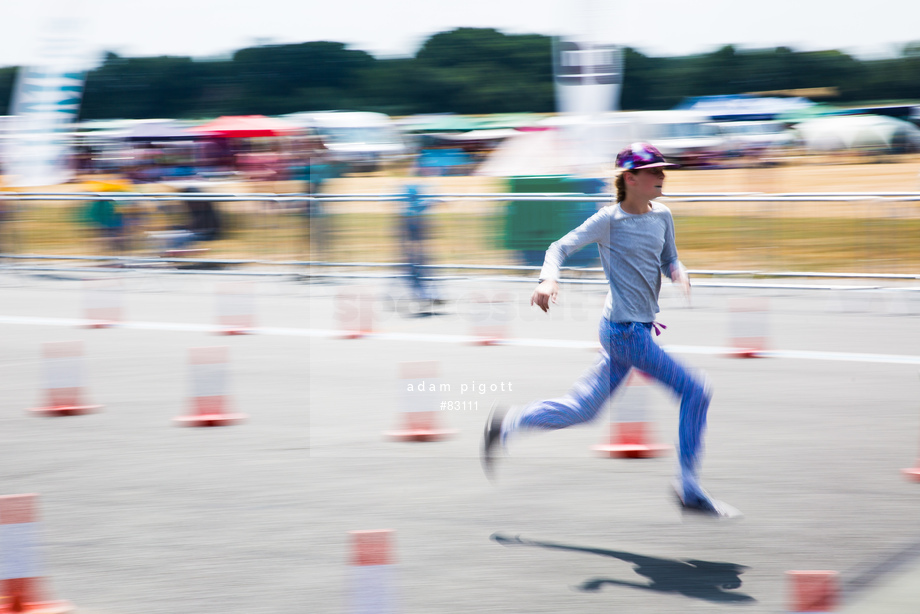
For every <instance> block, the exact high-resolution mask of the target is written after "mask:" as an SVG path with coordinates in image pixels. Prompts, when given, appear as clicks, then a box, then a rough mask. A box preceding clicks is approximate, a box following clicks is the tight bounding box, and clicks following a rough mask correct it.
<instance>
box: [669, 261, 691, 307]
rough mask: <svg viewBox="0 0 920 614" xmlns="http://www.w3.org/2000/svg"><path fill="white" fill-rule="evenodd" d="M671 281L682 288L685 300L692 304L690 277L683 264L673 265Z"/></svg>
mask: <svg viewBox="0 0 920 614" xmlns="http://www.w3.org/2000/svg"><path fill="white" fill-rule="evenodd" d="M671 281H673V282H674V283H675V284H677V286H678V287H679V288H680V291H681V292H682V293H683V295H684V298H685V299H687V302H688V303H689V302H690V276H689V275H688V274H687V269H686V267H684V265H683V264H681V263H680V262H677V263H675V264H672V265H671Z"/></svg>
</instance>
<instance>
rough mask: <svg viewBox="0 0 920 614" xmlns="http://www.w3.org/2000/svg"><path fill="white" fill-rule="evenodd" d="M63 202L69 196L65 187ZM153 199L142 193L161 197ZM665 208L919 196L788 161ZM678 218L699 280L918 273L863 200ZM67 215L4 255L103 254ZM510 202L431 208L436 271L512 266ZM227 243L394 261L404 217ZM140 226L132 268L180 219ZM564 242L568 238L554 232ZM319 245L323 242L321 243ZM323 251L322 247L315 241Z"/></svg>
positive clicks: (376, 190)
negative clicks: (837, 196) (819, 197)
mask: <svg viewBox="0 0 920 614" xmlns="http://www.w3.org/2000/svg"><path fill="white" fill-rule="evenodd" d="M406 181H407V179H406V178H405V177H401V176H397V175H393V174H386V173H376V174H370V175H361V176H348V177H343V178H339V179H335V180H331V181H329V182H328V183H327V185H326V189H325V190H324V193H326V194H338V195H344V194H349V195H378V194H396V193H398V192H399V191H400V190H401V186H402V185H403V184H404V183H405V182H406ZM421 181H422V182H423V183H424V184H425V189H426V190H427V191H428V192H429V193H436V194H469V195H472V194H483V193H501V192H506V191H507V181H506V180H504V179H501V178H489V177H476V176H473V177H431V178H424V179H422V180H421ZM299 188H300V186H298V185H297V184H296V183H295V182H276V183H263V184H223V185H220V186H215V187H214V191H219V192H222V193H227V192H237V193H240V192H242V193H254V192H263V193H264V192H274V193H279V192H288V193H290V192H297V191H299ZM59 189H60V190H61V191H74V186H72V185H71V186H62V187H61V188H59ZM167 189H168V188H166V187H162V186H147V187H146V188H145V191H166V190H167ZM665 191H666V193H667V194H672V195H680V194H687V193H697V194H699V193H730V192H734V193H764V194H778V193H801V192H806V193H808V192H866V193H882V192H920V156H900V157H898V158H896V159H894V158H892V159H875V160H870V161H866V160H859V159H857V158H854V157H848V158H844V157H835V158H814V157H812V158H807V159H805V158H801V159H786V160H783V161H782V162H781V163H780V164H777V165H774V166H769V167H756V168H755V167H747V168H722V169H678V170H673V171H669V173H668V179H667V182H666V184H665ZM667 204H668V206H669V207H670V208H671V209H672V211H673V212H674V214H675V220H676V223H677V229H678V246H679V248H680V250H681V257H682V259H683V260H684V261H685V262H686V263H687V265H688V266H689V267H691V268H694V269H726V268H727V269H761V270H780V269H781V270H792V269H796V270H820V271H860V272H872V273H876V272H917V271H918V270H920V203H910V202H903V201H901V202H898V201H891V200H879V199H866V200H858V201H856V202H842V201H835V202H786V203H766V202H755V203H744V202H719V203H689V202H682V201H681V200H680V199H679V198H675V199H670V200H668V201H667ZM78 207H79V205H77V204H75V203H73V202H70V203H66V202H40V203H39V202H28V203H26V202H21V203H19V205H18V206H17V212H16V215H14V216H13V217H12V219H11V220H9V221H7V222H6V223H4V224H3V225H0V251H6V252H13V253H38V254H98V253H106V252H107V251H108V253H111V249H109V248H107V246H106V245H105V244H104V243H103V242H101V241H99V240H97V239H94V238H93V236H92V233H91V231H90V230H89V229H88V228H86V226H85V225H83V224H81V223H80V221H79V215H78V211H77V209H78ZM505 207H506V203H505V202H496V201H491V202H490V201H482V200H470V199H452V200H446V201H444V202H440V203H438V204H437V205H436V206H435V207H433V209H432V215H431V217H430V218H428V219H429V220H430V222H431V224H430V226H431V234H430V236H431V241H430V251H431V260H432V261H433V262H436V263H476V264H517V263H519V261H518V259H517V254H516V253H515V252H513V251H510V250H508V249H505V247H504V242H503V233H505V227H504V219H505V213H504V212H505ZM220 208H221V210H222V211H223V212H224V217H225V221H226V226H227V233H226V234H225V236H224V238H223V239H221V240H218V241H214V242H211V243H208V244H207V245H206V247H207V248H208V252H207V256H208V257H213V258H246V259H252V258H256V259H265V260H331V261H350V262H365V261H374V262H394V261H395V262H398V261H401V260H402V259H403V258H402V255H401V246H400V241H399V216H398V206H397V205H395V204H394V203H392V202H390V203H369V202H367V201H364V202H362V201H360V199H356V200H355V201H352V202H336V203H328V204H326V205H325V212H326V213H327V215H326V217H325V218H324V220H323V222H324V227H323V228H322V229H321V228H320V226H319V224H316V225H315V226H314V228H313V232H312V235H313V236H312V238H313V241H312V242H311V240H310V239H311V229H310V227H309V224H308V221H307V219H306V217H305V216H304V215H303V214H302V213H301V212H298V211H296V210H293V209H291V208H286V207H283V206H275V205H272V204H267V203H257V202H247V203H221V204H220ZM138 210H139V211H141V212H143V213H144V215H141V216H139V221H138V223H137V225H136V226H135V227H134V232H133V235H132V240H131V241H130V243H129V244H128V246H127V249H128V253H130V254H132V255H155V254H156V251H157V249H158V246H157V244H156V242H155V241H151V240H150V234H149V233H150V232H151V231H157V230H163V229H167V228H169V227H170V226H171V225H174V224H178V223H180V222H181V217H180V216H179V215H178V213H177V209H176V208H175V207H174V210H173V211H172V213H170V211H169V208H168V207H166V208H164V207H159V208H156V207H154V205H153V204H152V203H148V204H146V205H144V206H141V207H138ZM558 232H559V233H560V234H561V233H562V232H564V229H559V231H558ZM320 235H321V237H320ZM321 238H322V239H323V240H320V239H321Z"/></svg>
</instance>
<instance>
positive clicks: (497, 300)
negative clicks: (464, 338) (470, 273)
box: [469, 292, 514, 345]
mask: <svg viewBox="0 0 920 614" xmlns="http://www.w3.org/2000/svg"><path fill="white" fill-rule="evenodd" d="M513 300H514V297H513V296H512V295H511V294H510V293H508V292H500V293H498V294H495V295H493V296H491V297H489V296H485V295H483V294H480V293H478V292H477V293H474V294H473V295H472V296H471V297H470V305H471V311H470V314H469V315H470V320H471V325H470V336H471V337H472V338H473V344H474V345H499V344H500V343H501V342H502V341H504V340H505V339H508V338H509V337H510V336H511V334H510V330H511V320H512V308H513V304H514V303H513Z"/></svg>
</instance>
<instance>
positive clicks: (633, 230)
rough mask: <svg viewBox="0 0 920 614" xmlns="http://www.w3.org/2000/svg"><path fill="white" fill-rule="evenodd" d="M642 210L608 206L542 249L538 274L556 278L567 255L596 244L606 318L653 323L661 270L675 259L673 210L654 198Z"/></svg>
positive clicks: (668, 272)
mask: <svg viewBox="0 0 920 614" xmlns="http://www.w3.org/2000/svg"><path fill="white" fill-rule="evenodd" d="M651 204H652V210H651V211H649V212H648V213H643V214H639V215H636V214H632V213H627V212H625V211H623V209H622V208H620V204H619V203H617V204H615V205H609V206H606V207H603V208H602V209H600V210H599V211H598V212H597V213H595V214H594V215H592V216H591V217H590V218H588V219H587V220H586V221H585V222H584V223H583V224H582V225H581V226H579V227H578V228H576V229H575V230H573V231H571V232H569V233H568V234H567V235H565V236H564V237H562V238H561V239H559V240H558V241H556V242H555V243H553V244H552V245H550V246H549V249H547V250H546V257H545V259H544V261H543V269H542V270H541V271H540V279H559V269H560V267H561V266H562V263H563V262H565V259H566V257H567V256H568V255H569V254H571V253H573V252H576V251H578V249H580V248H581V247H584V246H585V245H588V244H589V243H597V246H598V250H599V251H600V256H601V264H602V266H603V267H604V273H605V274H606V275H607V283H608V285H609V287H610V292H608V293H607V303H606V306H605V307H604V317H605V318H607V319H608V320H610V321H611V322H653V321H654V320H655V314H657V313H658V311H659V309H658V294H659V292H660V291H661V275H662V274H664V275H667V276H668V277H669V278H670V277H671V265H673V264H677V262H678V260H677V246H676V245H675V242H674V219H673V218H672V217H671V210H670V209H668V208H667V207H665V206H664V205H662V204H660V203H657V202H654V201H652V203H651Z"/></svg>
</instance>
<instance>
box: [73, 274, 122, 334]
mask: <svg viewBox="0 0 920 614" xmlns="http://www.w3.org/2000/svg"><path fill="white" fill-rule="evenodd" d="M83 301H84V306H85V309H84V312H85V315H86V321H87V324H86V328H111V327H112V326H115V325H116V324H118V322H120V321H121V319H122V302H123V301H122V284H121V280H118V279H93V280H87V281H86V282H85V283H84V285H83Z"/></svg>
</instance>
